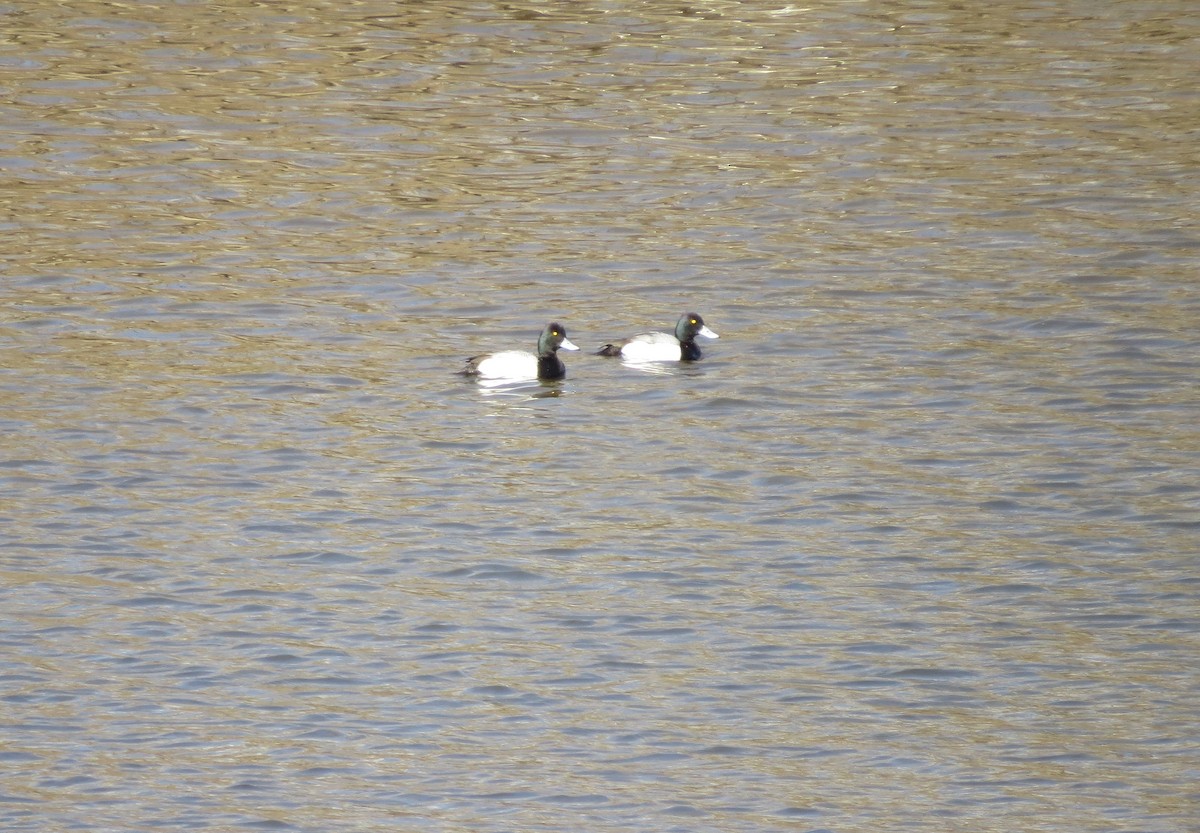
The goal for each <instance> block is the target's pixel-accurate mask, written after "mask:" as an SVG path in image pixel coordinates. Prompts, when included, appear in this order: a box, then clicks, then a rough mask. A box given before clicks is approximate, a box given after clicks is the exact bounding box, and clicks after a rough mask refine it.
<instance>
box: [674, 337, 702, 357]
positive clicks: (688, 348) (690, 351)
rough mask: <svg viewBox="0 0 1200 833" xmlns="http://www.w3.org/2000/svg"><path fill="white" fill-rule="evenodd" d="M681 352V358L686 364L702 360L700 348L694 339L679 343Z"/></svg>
mask: <svg viewBox="0 0 1200 833" xmlns="http://www.w3.org/2000/svg"><path fill="white" fill-rule="evenodd" d="M679 352H680V354H681V355H680V358H681V359H682V360H683V361H685V362H694V361H696V360H697V359H698V358H700V347H699V346H698V345H697V344H696V342H695V340H693V339H689V340H688V341H681V342H679Z"/></svg>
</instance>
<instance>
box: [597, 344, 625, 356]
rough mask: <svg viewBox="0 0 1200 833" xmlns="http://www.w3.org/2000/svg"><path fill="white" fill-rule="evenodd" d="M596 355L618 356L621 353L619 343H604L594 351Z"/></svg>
mask: <svg viewBox="0 0 1200 833" xmlns="http://www.w3.org/2000/svg"><path fill="white" fill-rule="evenodd" d="M596 355H597V356H619V355H621V345H619V344H606V345H604V346H603V347H601V348H600V349H599V350H597V351H596Z"/></svg>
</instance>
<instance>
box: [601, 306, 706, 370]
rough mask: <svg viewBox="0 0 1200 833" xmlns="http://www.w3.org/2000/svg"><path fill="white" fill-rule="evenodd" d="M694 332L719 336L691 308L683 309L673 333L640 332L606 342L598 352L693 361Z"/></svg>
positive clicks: (637, 358)
mask: <svg viewBox="0 0 1200 833" xmlns="http://www.w3.org/2000/svg"><path fill="white" fill-rule="evenodd" d="M696 336H704V337H705V338H720V336H718V335H717V334H716V333H714V332H713V331H712V330H710V329H709V328H708V327H706V326H704V319H703V318H701V317H700V316H699V315H697V314H696V313H694V312H689V313H685V314H684V315H682V316H681V317H680V318H679V322H678V323H677V324H676V325H675V335H668V334H667V333H643V334H641V335H637V336H634V337H633V338H627V339H625V340H624V341H618V342H616V343H614V344H606V345H604V346H603V347H601V348H600V352H598V353H597V354H596V355H597V356H620V357H621V358H623V359H626V360H627V361H631V362H678V361H686V362H694V361H696V359H698V358H700V348H699V347H697V346H696Z"/></svg>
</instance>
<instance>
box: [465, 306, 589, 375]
mask: <svg viewBox="0 0 1200 833" xmlns="http://www.w3.org/2000/svg"><path fill="white" fill-rule="evenodd" d="M559 349H562V350H578V349H579V348H578V347H576V346H575V345H574V344H572V343H571V342H570V340H569V339H568V338H567V331H566V329H565V328H564V327H563V326H562V324H559V323H557V322H554V321H552V322H550V323H549V324H547V325H546V329H544V330H542V334H541V335H540V336H538V350H537V353H536V354H535V353H528V352H526V351H524V350H504V351H502V352H499V353H484V354H483V355H480V356H472V357H471V358H469V359H467V366H466V367H465V368H464V369H463V370H461V371H459V372H460V373H462V375H463V376H470V377H475V378H479V379H493V380H496V379H503V380H506V381H513V382H522V381H532V380H534V379H561V378H563V377H564V376H566V375H567V366H566V365H565V364H563V361H562V359H560V358H559V357H558V351H559Z"/></svg>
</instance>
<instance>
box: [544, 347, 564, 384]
mask: <svg viewBox="0 0 1200 833" xmlns="http://www.w3.org/2000/svg"><path fill="white" fill-rule="evenodd" d="M566 375H567V366H566V365H565V364H563V360H562V359H560V358H559V357H558V353H545V354H543V355H541V356H538V378H539V379H561V378H562V377H564V376H566Z"/></svg>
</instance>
